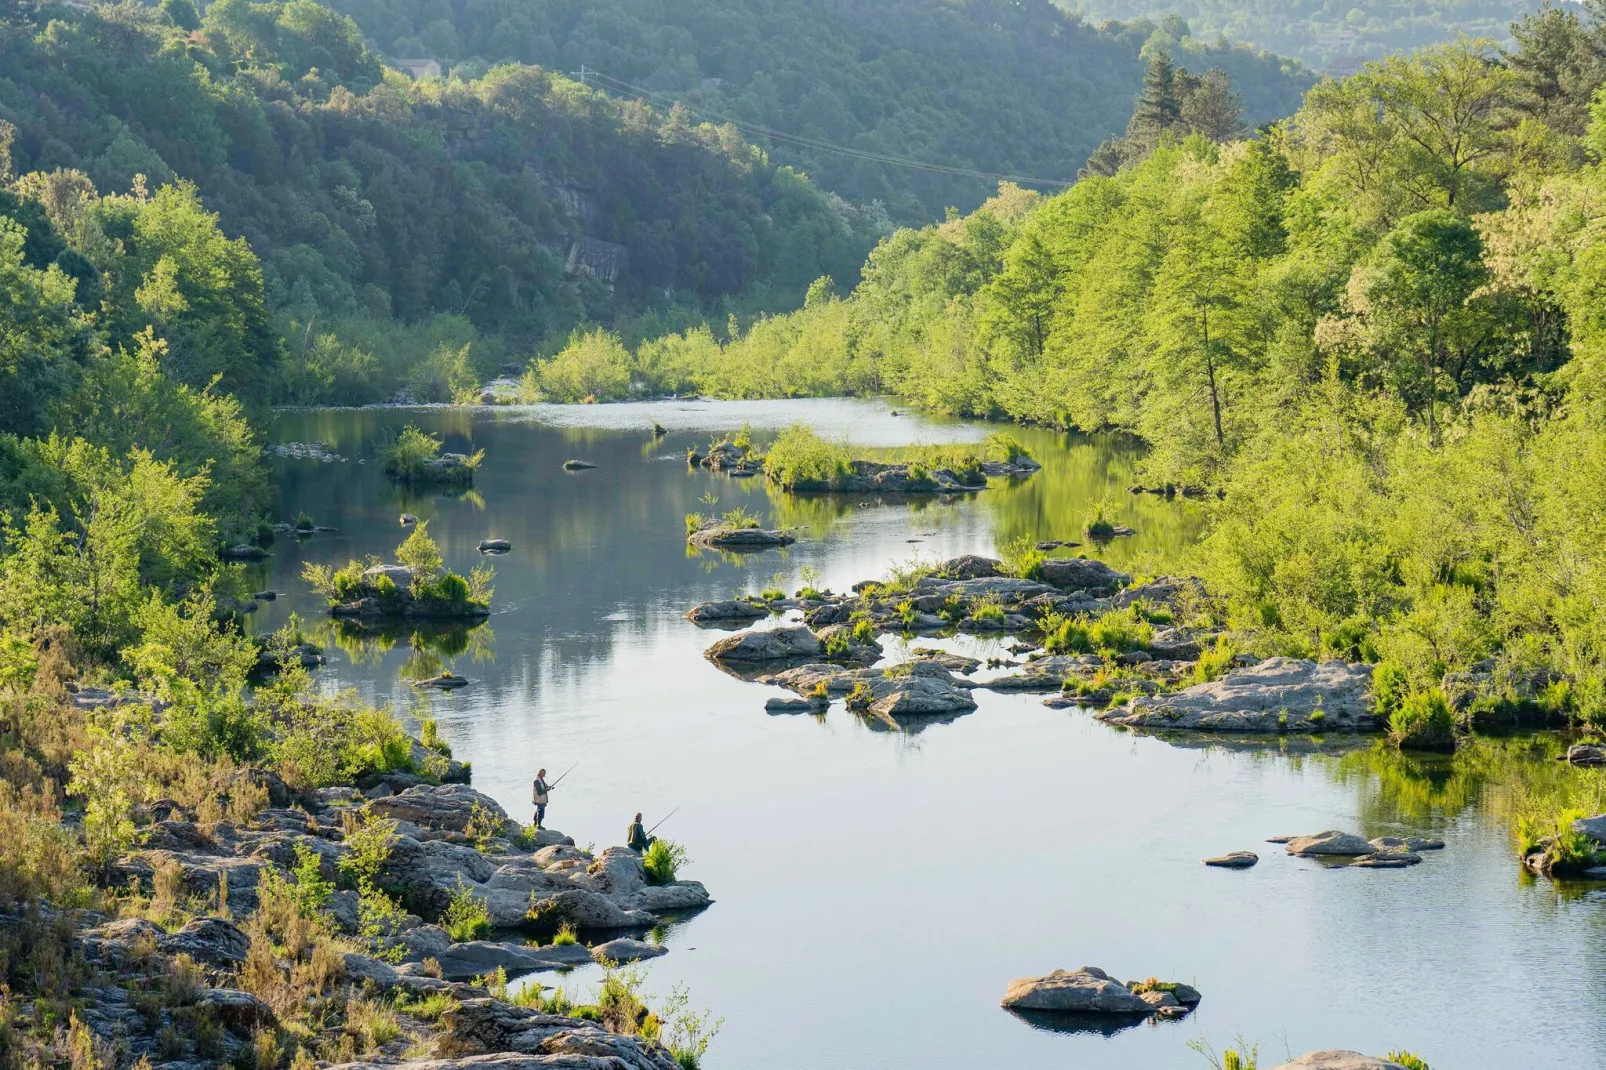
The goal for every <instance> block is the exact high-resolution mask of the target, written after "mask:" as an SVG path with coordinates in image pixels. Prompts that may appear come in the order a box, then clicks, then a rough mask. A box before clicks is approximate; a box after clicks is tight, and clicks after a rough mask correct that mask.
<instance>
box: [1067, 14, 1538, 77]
mask: <svg viewBox="0 0 1606 1070" xmlns="http://www.w3.org/2000/svg"><path fill="white" fill-rule="evenodd" d="M1058 2H1059V5H1060V6H1061V7H1063V8H1065V9H1066V10H1067V11H1073V12H1076V13H1077V14H1080V15H1084V16H1086V17H1087V18H1088V19H1089V20H1091V21H1094V22H1098V21H1102V20H1104V19H1119V20H1132V19H1139V18H1146V19H1151V20H1153V21H1154V22H1156V23H1161V24H1162V25H1161V28H1162V30H1163V31H1164V32H1165V33H1166V34H1167V35H1168V36H1170V37H1173V38H1176V39H1183V38H1185V37H1187V36H1189V35H1190V34H1191V35H1193V36H1197V37H1200V38H1204V39H1207V40H1214V39H1216V37H1217V36H1218V35H1219V36H1223V37H1226V38H1229V39H1231V40H1233V41H1244V42H1248V43H1249V44H1251V45H1253V46H1254V47H1256V48H1265V49H1270V50H1271V51H1273V52H1276V53H1278V54H1280V55H1284V56H1294V57H1297V58H1298V59H1301V60H1304V61H1305V62H1306V63H1307V64H1309V65H1310V66H1312V67H1315V68H1317V69H1323V68H1325V67H1327V66H1328V65H1329V64H1330V63H1332V62H1333V61H1334V60H1337V59H1340V58H1342V57H1346V56H1367V57H1370V58H1373V59H1377V58H1380V57H1382V56H1385V55H1387V54H1389V53H1390V52H1396V51H1399V50H1401V49H1412V48H1421V47H1423V46H1425V45H1431V44H1434V43H1436V42H1439V41H1448V40H1451V39H1453V38H1454V37H1455V36H1456V35H1457V34H1466V35H1468V36H1469V37H1490V38H1493V39H1495V40H1503V39H1505V38H1506V36H1507V34H1508V27H1509V25H1510V23H1511V21H1512V20H1513V19H1516V18H1518V17H1519V16H1521V15H1522V14H1523V13H1525V12H1528V11H1532V10H1534V9H1536V8H1538V7H1539V4H1540V0H1411V2H1409V3H1401V2H1400V0H1058ZM1564 2H1569V0H1564ZM1167 16H1171V17H1172V18H1173V19H1181V20H1182V21H1183V22H1185V23H1186V28H1185V27H1184V26H1183V25H1180V24H1179V23H1178V22H1176V21H1172V22H1169V23H1167V22H1166V21H1165V20H1166V18H1167Z"/></svg>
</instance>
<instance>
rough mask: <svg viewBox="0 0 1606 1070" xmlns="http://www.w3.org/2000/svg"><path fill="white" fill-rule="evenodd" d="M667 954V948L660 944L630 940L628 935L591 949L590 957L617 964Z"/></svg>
mask: <svg viewBox="0 0 1606 1070" xmlns="http://www.w3.org/2000/svg"><path fill="white" fill-rule="evenodd" d="M667 954H669V949H668V948H667V947H664V946H663V945H662V944H649V943H647V942H646V941H645V940H631V939H629V938H628V937H620V938H619V939H617V940H609V941H608V942H607V943H604V944H598V945H597V946H596V947H594V948H592V949H591V957H592V958H593V959H595V960H596V961H598V962H612V963H617V964H619V965H623V964H625V963H627V962H640V961H641V960H642V959H655V958H657V957H658V956H659V955H667Z"/></svg>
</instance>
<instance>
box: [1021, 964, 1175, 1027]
mask: <svg viewBox="0 0 1606 1070" xmlns="http://www.w3.org/2000/svg"><path fill="white" fill-rule="evenodd" d="M1002 1005H1003V1006H1005V1007H1007V1008H1009V1009H1010V1010H1018V1011H1052V1012H1055V1013H1062V1014H1115V1015H1143V1014H1149V1013H1150V1012H1151V1011H1152V1010H1153V1008H1152V1007H1151V1006H1150V1005H1149V1004H1148V1003H1146V1002H1144V1001H1143V1000H1142V999H1140V998H1139V997H1138V996H1137V995H1136V994H1134V993H1133V992H1132V990H1131V989H1129V988H1127V987H1126V985H1123V984H1122V983H1121V982H1119V981H1116V980H1113V979H1112V978H1111V977H1110V975H1109V974H1107V973H1105V972H1104V971H1103V970H1101V969H1099V968H1097V967H1096V966H1084V967H1082V968H1081V969H1079V970H1055V971H1054V972H1053V973H1051V974H1048V975H1046V976H1043V977H1022V978H1019V979H1017V980H1014V981H1011V982H1010V983H1009V990H1008V991H1007V992H1005V993H1004V999H1003V1004H1002Z"/></svg>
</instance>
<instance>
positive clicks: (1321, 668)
mask: <svg viewBox="0 0 1606 1070" xmlns="http://www.w3.org/2000/svg"><path fill="white" fill-rule="evenodd" d="M1371 681H1372V667H1371V666H1370V665H1350V664H1348V663H1346V662H1342V661H1325V662H1314V661H1303V660H1298V659H1293V658H1267V659H1266V660H1265V661H1262V662H1260V663H1259V664H1257V665H1253V666H1249V667H1246V668H1239V669H1233V670H1231V671H1230V672H1228V673H1227V675H1225V676H1223V677H1222V678H1221V679H1219V680H1216V681H1213V682H1211V683H1208V684H1197V685H1195V686H1193V687H1189V688H1184V689H1183V690H1181V691H1178V692H1175V693H1173V694H1169V695H1156V696H1153V697H1140V698H1136V699H1133V700H1132V701H1131V702H1130V703H1128V704H1127V705H1126V706H1120V707H1115V708H1113V709H1109V710H1105V711H1103V712H1102V713H1099V714H1098V715H1097V716H1098V718H1099V720H1101V721H1104V722H1106V723H1108V724H1117V725H1125V726H1129V727H1138V728H1186V729H1205V730H1211V731H1224V732H1312V731H1334V730H1336V731H1361V730H1365V729H1371V728H1375V727H1377V718H1376V716H1375V715H1374V713H1373V711H1372V704H1371V697H1370V689H1371Z"/></svg>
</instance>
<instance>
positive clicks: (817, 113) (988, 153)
mask: <svg viewBox="0 0 1606 1070" xmlns="http://www.w3.org/2000/svg"><path fill="white" fill-rule="evenodd" d="M330 3H331V6H333V7H335V8H336V9H337V10H340V11H343V12H346V13H348V14H350V15H351V16H352V17H353V18H354V19H355V20H356V21H357V23H358V25H359V26H361V27H362V30H363V32H364V33H365V34H366V35H368V36H369V37H370V38H372V39H373V40H374V42H375V43H376V44H377V46H378V47H379V48H380V49H381V50H382V51H383V52H385V53H386V54H388V55H391V56H397V57H412V56H429V57H434V58H435V59H437V60H439V61H440V62H441V63H443V64H444V65H447V66H448V67H450V66H452V65H454V64H461V65H462V67H461V69H464V70H468V71H474V70H482V69H484V65H485V63H487V62H497V61H501V60H519V61H522V62H525V63H535V64H540V65H543V66H547V67H550V68H553V69H556V70H564V71H571V72H572V71H578V70H579V69H580V67H581V66H582V65H585V66H586V67H587V68H588V69H591V70H596V71H600V72H601V76H602V77H601V78H600V79H599V80H598V81H597V82H596V84H600V85H605V86H609V87H611V91H614V92H617V93H619V94H620V95H622V96H624V97H636V96H642V95H645V94H654V93H656V94H665V96H659V97H650V96H649V97H648V99H654V100H658V101H660V102H666V101H669V100H671V99H678V100H683V101H685V102H687V103H688V104H689V105H690V106H691V107H693V108H694V109H697V110H698V111H699V112H701V113H704V114H708V115H717V116H723V117H730V118H733V119H737V120H740V121H743V122H745V123H750V124H756V125H758V126H764V127H768V128H772V129H773V130H777V131H780V132H782V133H784V134H788V135H799V136H800V137H801V138H804V139H813V140H815V141H820V142H827V143H830V144H832V145H839V146H846V147H848V148H850V149H853V150H856V151H858V152H862V153H867V154H877V153H878V154H884V155H893V156H899V157H907V158H913V159H915V160H920V161H930V162H934V163H938V164H943V165H949V166H953V167H958V168H968V169H973V170H980V171H986V172H994V173H1003V174H1010V175H1020V176H1026V177H1031V178H1038V179H1048V180H1057V181H1069V180H1071V179H1073V178H1074V177H1075V176H1076V174H1077V172H1078V170H1079V169H1080V168H1081V167H1082V165H1083V163H1084V162H1085V161H1086V160H1087V158H1088V156H1089V155H1090V154H1091V153H1092V152H1093V150H1094V149H1095V148H1096V147H1097V146H1098V145H1099V144H1100V143H1101V142H1102V141H1104V139H1105V138H1107V137H1110V136H1111V135H1113V134H1116V133H1118V132H1120V130H1121V129H1122V128H1123V127H1125V125H1126V122H1127V118H1128V116H1129V115H1130V114H1131V110H1132V99H1133V96H1134V95H1135V94H1136V93H1137V91H1138V87H1139V83H1140V80H1141V78H1142V75H1143V59H1142V58H1141V57H1140V52H1141V51H1142V50H1143V49H1144V47H1145V45H1146V43H1147V42H1148V39H1149V37H1150V36H1151V33H1152V32H1153V29H1154V28H1153V27H1152V26H1137V27H1131V28H1126V27H1109V28H1106V29H1103V30H1098V29H1095V28H1093V27H1091V26H1089V25H1087V24H1085V23H1084V22H1082V21H1081V20H1080V19H1077V18H1072V17H1068V16H1066V15H1065V14H1064V13H1062V12H1061V11H1059V10H1058V9H1056V8H1055V7H1053V6H1052V5H1051V4H1050V3H1048V0H1024V2H1020V0H964V2H961V3H948V2H942V0H889V2H885V3H862V2H858V3H845V2H829V3H821V2H819V0H688V2H685V3H676V4H660V3H645V2H642V0H588V2H585V3H581V2H580V0H555V2H551V3H539V4H536V3H529V2H527V0H477V2H475V3H471V4H447V3H439V2H434V0H330ZM1175 51H1176V53H1177V58H1178V61H1179V62H1180V63H1181V64H1182V65H1183V66H1185V67H1186V68H1188V69H1189V70H1190V71H1191V72H1192V73H1194V74H1195V75H1203V74H1204V73H1205V72H1206V71H1207V70H1208V69H1210V68H1211V67H1220V68H1222V69H1223V70H1225V71H1226V72H1227V74H1228V75H1230V76H1231V78H1232V80H1233V82H1234V83H1235V84H1236V85H1237V87H1238V89H1239V90H1240V92H1242V94H1243V97H1244V102H1245V107H1246V114H1247V118H1248V120H1249V121H1250V122H1251V123H1252V124H1259V123H1263V122H1266V121H1269V120H1272V119H1278V118H1282V117H1283V116H1285V115H1288V114H1289V113H1290V112H1292V111H1293V110H1294V108H1295V107H1296V106H1297V105H1298V102H1299V95H1300V93H1301V92H1303V90H1304V89H1305V88H1306V87H1307V86H1308V85H1309V84H1310V79H1309V77H1308V76H1307V75H1306V74H1305V73H1304V72H1302V71H1300V70H1298V69H1297V68H1295V67H1293V66H1290V65H1289V64H1288V63H1287V62H1286V61H1283V60H1281V59H1278V58H1277V57H1275V56H1270V55H1261V54H1257V53H1255V52H1252V51H1249V50H1247V49H1244V48H1233V47H1229V46H1227V45H1226V44H1225V43H1224V42H1223V43H1219V44H1217V43H1210V44H1206V43H1204V42H1189V43H1188V44H1187V46H1186V48H1180V47H1178V48H1176V49H1175ZM750 132H751V133H752V136H753V137H754V138H755V140H757V141H758V143H760V144H762V145H764V146H765V147H766V148H767V149H768V150H769V151H770V153H771V154H772V155H773V156H774V158H775V159H777V160H779V161H783V162H786V163H793V164H796V165H798V166H800V167H801V168H802V170H804V171H805V172H807V174H808V175H809V176H810V177H811V178H813V179H814V180H815V181H816V182H817V183H819V184H820V185H821V186H823V187H825V188H826V189H829V190H833V191H835V192H837V193H839V194H841V195H842V196H844V197H846V198H848V199H850V200H853V201H860V202H863V201H870V200H872V199H873V200H879V201H881V202H882V203H883V204H885V205H886V206H887V207H888V209H889V210H890V211H891V212H892V214H893V216H894V217H895V218H897V219H899V220H900V221H902V222H906V223H915V222H924V221H927V220H930V219H933V218H938V217H940V216H941V215H942V212H943V210H944V208H945V207H946V206H948V205H958V206H960V207H961V208H962V209H965V210H968V209H970V208H974V207H975V206H976V205H978V204H980V203H981V201H982V200H984V199H985V198H986V197H987V195H988V193H989V192H990V190H991V187H992V185H993V182H992V181H989V180H987V179H978V178H974V177H964V176H959V175H953V174H945V173H941V172H936V171H930V170H922V169H918V168H910V167H903V166H896V165H891V164H887V163H884V162H878V161H876V160H875V159H873V158H869V157H867V156H862V157H855V156H850V155H843V154H841V153H837V152H832V151H826V150H823V149H821V148H819V147H817V146H811V145H808V144H802V143H799V142H797V141H795V140H793V139H790V138H780V137H770V136H766V135H764V134H762V133H758V132H756V131H750ZM1044 188H1052V187H1051V186H1050V187H1044Z"/></svg>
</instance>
